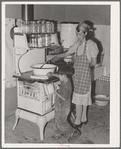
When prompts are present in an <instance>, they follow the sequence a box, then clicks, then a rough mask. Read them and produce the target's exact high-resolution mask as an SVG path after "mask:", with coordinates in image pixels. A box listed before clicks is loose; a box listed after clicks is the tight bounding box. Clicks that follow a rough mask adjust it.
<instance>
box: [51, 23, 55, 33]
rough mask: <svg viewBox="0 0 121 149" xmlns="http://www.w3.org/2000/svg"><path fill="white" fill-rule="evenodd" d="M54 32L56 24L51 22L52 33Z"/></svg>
mask: <svg viewBox="0 0 121 149" xmlns="http://www.w3.org/2000/svg"><path fill="white" fill-rule="evenodd" d="M54 31H55V26H54V22H51V33H54Z"/></svg>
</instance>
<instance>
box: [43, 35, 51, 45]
mask: <svg viewBox="0 0 121 149" xmlns="http://www.w3.org/2000/svg"><path fill="white" fill-rule="evenodd" d="M43 36H44V37H43V38H44V42H43V46H45V47H47V46H50V45H51V35H50V34H44V35H43Z"/></svg>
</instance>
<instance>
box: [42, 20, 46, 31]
mask: <svg viewBox="0 0 121 149" xmlns="http://www.w3.org/2000/svg"><path fill="white" fill-rule="evenodd" d="M41 28H42V33H46V22H45V20H42V22H41Z"/></svg>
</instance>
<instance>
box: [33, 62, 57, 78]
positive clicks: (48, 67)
mask: <svg viewBox="0 0 121 149" xmlns="http://www.w3.org/2000/svg"><path fill="white" fill-rule="evenodd" d="M42 65H43V63H39V64H35V65H32V66H31V68H32V69H33V73H34V75H39V76H45V75H47V73H49V72H52V73H54V71H55V68H56V67H57V66H56V65H54V64H45V65H44V66H43V67H42V68H40V67H41V66H42Z"/></svg>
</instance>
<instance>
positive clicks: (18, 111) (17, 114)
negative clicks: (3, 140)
mask: <svg viewBox="0 0 121 149" xmlns="http://www.w3.org/2000/svg"><path fill="white" fill-rule="evenodd" d="M19 114H20V110H19V109H17V110H16V112H15V117H16V120H15V124H14V126H13V130H14V129H15V127H16V126H17V124H18V122H19V119H20V116H19Z"/></svg>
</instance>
